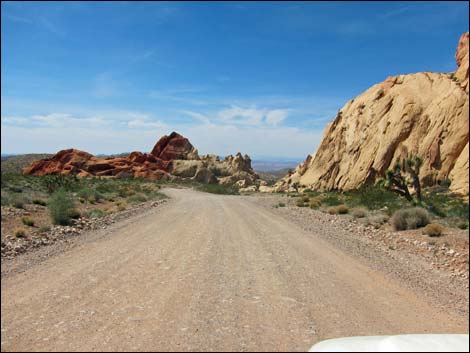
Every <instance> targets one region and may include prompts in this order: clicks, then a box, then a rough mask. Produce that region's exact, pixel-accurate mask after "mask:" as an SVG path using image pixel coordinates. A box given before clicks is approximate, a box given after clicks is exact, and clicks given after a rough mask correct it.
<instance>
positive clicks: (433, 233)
mask: <svg viewBox="0 0 470 353" xmlns="http://www.w3.org/2000/svg"><path fill="white" fill-rule="evenodd" d="M443 230H444V228H443V227H442V226H441V225H440V224H437V223H430V224H428V225H426V227H424V228H423V234H426V235H429V236H430V237H439V236H441V235H442V231H443Z"/></svg>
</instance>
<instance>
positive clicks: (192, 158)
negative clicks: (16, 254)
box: [23, 132, 258, 183]
mask: <svg viewBox="0 0 470 353" xmlns="http://www.w3.org/2000/svg"><path fill="white" fill-rule="evenodd" d="M214 168H215V169H217V170H222V171H223V172H221V176H230V178H231V179H230V181H231V182H232V183H234V182H236V181H237V180H239V179H241V178H245V179H247V180H248V179H249V180H250V183H252V182H253V181H254V180H256V179H257V178H258V176H257V175H256V174H255V173H254V172H253V170H252V169H251V160H250V157H248V156H246V155H245V156H244V157H243V156H242V155H241V154H240V153H238V154H237V155H236V156H235V157H233V156H228V157H227V158H226V159H225V160H224V161H223V162H221V161H220V160H219V158H215V159H214V161H212V160H209V159H208V158H207V156H206V157H203V159H202V160H201V159H200V158H199V155H198V152H197V150H196V149H195V148H194V147H193V145H191V143H190V142H189V140H188V139H187V138H185V137H183V136H181V135H180V134H178V133H176V132H172V133H171V134H170V135H169V136H163V137H162V138H161V139H160V140H159V141H158V142H157V143H156V145H155V147H154V148H153V149H152V152H151V153H142V152H132V153H131V154H130V155H129V156H126V157H116V158H113V157H108V158H97V157H94V156H92V155H91V154H89V153H86V152H83V151H79V150H75V149H68V150H63V151H59V152H58V153H57V154H55V155H54V156H52V157H51V158H48V159H43V160H40V161H35V162H33V163H31V164H30V165H29V166H28V167H27V168H25V169H24V170H23V172H24V174H31V175H46V174H62V175H67V174H76V175H78V176H80V177H91V176H110V177H116V178H128V177H134V178H145V179H151V180H161V179H171V178H175V177H176V178H183V179H184V178H186V179H189V180H196V181H201V182H206V183H213V182H218V181H219V180H218V179H217V178H216V176H214V175H213V173H212V172H211V171H210V169H213V170H214Z"/></svg>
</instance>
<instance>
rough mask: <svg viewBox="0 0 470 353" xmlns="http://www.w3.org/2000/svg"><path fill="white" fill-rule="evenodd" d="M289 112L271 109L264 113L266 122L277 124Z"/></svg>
mask: <svg viewBox="0 0 470 353" xmlns="http://www.w3.org/2000/svg"><path fill="white" fill-rule="evenodd" d="M288 114H289V112H288V111H287V110H283V109H275V110H271V111H269V112H268V113H267V114H266V122H267V123H268V124H269V125H273V126H277V125H279V124H280V123H281V122H282V121H283V120H284V119H285V118H287V115H288Z"/></svg>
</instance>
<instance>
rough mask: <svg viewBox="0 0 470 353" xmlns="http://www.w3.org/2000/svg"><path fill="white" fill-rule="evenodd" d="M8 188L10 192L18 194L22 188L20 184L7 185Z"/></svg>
mask: <svg viewBox="0 0 470 353" xmlns="http://www.w3.org/2000/svg"><path fill="white" fill-rule="evenodd" d="M8 189H9V190H10V191H11V192H16V193H18V194H19V193H22V192H23V188H22V187H21V186H9V187H8Z"/></svg>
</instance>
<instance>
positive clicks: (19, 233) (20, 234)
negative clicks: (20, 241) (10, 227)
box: [13, 228, 26, 238]
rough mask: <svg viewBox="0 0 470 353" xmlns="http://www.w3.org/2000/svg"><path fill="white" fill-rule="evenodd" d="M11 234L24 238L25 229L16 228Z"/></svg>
mask: <svg viewBox="0 0 470 353" xmlns="http://www.w3.org/2000/svg"><path fill="white" fill-rule="evenodd" d="M13 234H14V236H15V237H17V238H26V231H25V230H24V229H23V228H18V229H16V230H15V231H14V233H13Z"/></svg>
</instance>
